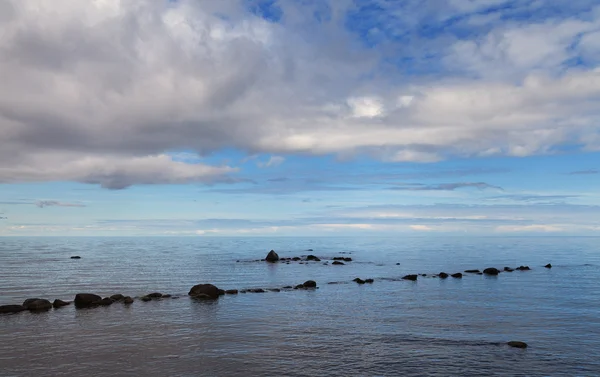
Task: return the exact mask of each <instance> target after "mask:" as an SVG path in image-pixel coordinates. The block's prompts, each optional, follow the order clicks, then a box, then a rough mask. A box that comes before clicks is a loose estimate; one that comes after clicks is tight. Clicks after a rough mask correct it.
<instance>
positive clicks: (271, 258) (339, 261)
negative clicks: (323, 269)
mask: <svg viewBox="0 0 600 377" xmlns="http://www.w3.org/2000/svg"><path fill="white" fill-rule="evenodd" d="M309 251H312V250H311V249H309ZM264 260H265V261H267V262H270V263H276V262H286V263H287V264H289V263H290V262H300V263H302V262H321V261H322V258H319V257H317V256H316V255H312V254H309V255H306V256H304V257H288V258H281V257H279V254H277V253H276V252H275V250H271V251H269V253H268V254H267V256H266V257H265V259H264ZM331 260H332V261H333V263H332V264H334V265H343V264H344V262H352V258H350V257H333V258H331ZM325 264H327V263H325Z"/></svg>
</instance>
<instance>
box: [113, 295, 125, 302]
mask: <svg viewBox="0 0 600 377" xmlns="http://www.w3.org/2000/svg"><path fill="white" fill-rule="evenodd" d="M110 298H111V299H112V300H113V301H123V299H124V298H125V296H123V295H122V294H120V293H117V294H116V295H112V296H110Z"/></svg>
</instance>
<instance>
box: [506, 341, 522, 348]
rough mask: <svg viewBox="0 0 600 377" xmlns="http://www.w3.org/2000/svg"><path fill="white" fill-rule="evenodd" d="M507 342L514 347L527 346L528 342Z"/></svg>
mask: <svg viewBox="0 0 600 377" xmlns="http://www.w3.org/2000/svg"><path fill="white" fill-rule="evenodd" d="M506 344H507V345H508V346H509V347H514V348H527V343H525V342H520V341H516V340H511V341H510V342H508V343H506Z"/></svg>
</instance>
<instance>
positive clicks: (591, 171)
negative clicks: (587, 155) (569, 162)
mask: <svg viewBox="0 0 600 377" xmlns="http://www.w3.org/2000/svg"><path fill="white" fill-rule="evenodd" d="M599 173H600V172H599V171H598V170H597V169H588V170H578V171H572V172H570V173H568V174H569V175H589V174H599Z"/></svg>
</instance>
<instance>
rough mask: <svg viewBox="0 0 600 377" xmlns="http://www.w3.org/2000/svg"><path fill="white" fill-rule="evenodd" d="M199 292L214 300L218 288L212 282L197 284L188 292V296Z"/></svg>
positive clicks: (217, 296)
mask: <svg viewBox="0 0 600 377" xmlns="http://www.w3.org/2000/svg"><path fill="white" fill-rule="evenodd" d="M200 294H204V295H207V296H209V297H210V298H212V299H213V300H215V299H217V298H219V288H217V287H215V286H214V285H212V284H198V285H194V286H193V287H192V289H190V291H189V293H188V295H189V296H197V295H200Z"/></svg>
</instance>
